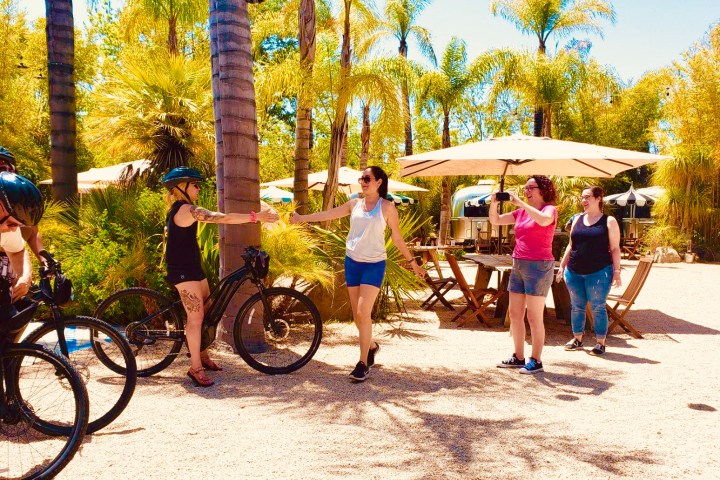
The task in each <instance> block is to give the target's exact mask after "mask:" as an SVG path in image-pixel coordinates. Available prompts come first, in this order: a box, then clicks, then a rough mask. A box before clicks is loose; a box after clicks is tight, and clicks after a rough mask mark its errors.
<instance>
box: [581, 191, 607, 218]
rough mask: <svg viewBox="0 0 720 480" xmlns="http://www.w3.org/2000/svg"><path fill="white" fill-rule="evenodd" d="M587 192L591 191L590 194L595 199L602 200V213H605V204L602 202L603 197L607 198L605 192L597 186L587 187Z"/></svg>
mask: <svg viewBox="0 0 720 480" xmlns="http://www.w3.org/2000/svg"><path fill="white" fill-rule="evenodd" d="M585 190H590V193H591V194H592V196H593V197H594V198H599V199H600V211H601V212H605V204H604V203H603V201H602V199H603V197H604V196H605V190H603V189H602V188H601V187H598V186H597V185H593V186H591V187H587V188H586V189H585Z"/></svg>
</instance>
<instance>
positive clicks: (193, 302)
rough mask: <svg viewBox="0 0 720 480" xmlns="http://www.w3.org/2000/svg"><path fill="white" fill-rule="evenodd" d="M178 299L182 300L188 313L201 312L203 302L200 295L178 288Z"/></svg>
mask: <svg viewBox="0 0 720 480" xmlns="http://www.w3.org/2000/svg"><path fill="white" fill-rule="evenodd" d="M180 299H181V300H182V303H183V306H184V307H185V310H187V312H188V313H195V312H201V311H202V308H203V302H202V300H200V297H198V296H197V295H195V294H194V293H192V292H188V291H187V290H180Z"/></svg>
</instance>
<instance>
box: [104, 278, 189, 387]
mask: <svg viewBox="0 0 720 480" xmlns="http://www.w3.org/2000/svg"><path fill="white" fill-rule="evenodd" d="M93 317H96V318H99V319H101V320H104V321H106V322H108V323H109V324H110V325H113V326H114V327H116V328H117V329H119V330H121V331H122V332H123V334H124V335H125V338H126V339H127V341H128V342H129V343H130V346H131V348H132V351H133V354H134V355H135V360H136V361H137V375H138V377H148V376H150V375H153V374H155V373H158V372H160V371H162V370H164V369H165V368H167V367H168V365H170V364H171V363H172V362H173V361H174V360H175V358H176V357H177V354H178V353H179V352H180V349H181V348H182V346H183V341H184V339H185V331H184V329H183V324H182V320H181V319H180V317H179V316H178V313H177V309H176V307H175V305H174V302H173V301H172V300H170V299H169V298H167V297H165V296H164V295H162V294H160V293H159V292H156V291H155V290H150V289H148V288H139V287H135V288H128V289H125V290H120V291H119V292H115V293H113V294H112V295H110V296H109V297H108V298H106V299H105V300H104V301H103V302H102V303H101V304H100V305H99V306H98V307H97V308H96V309H95V313H94V314H93Z"/></svg>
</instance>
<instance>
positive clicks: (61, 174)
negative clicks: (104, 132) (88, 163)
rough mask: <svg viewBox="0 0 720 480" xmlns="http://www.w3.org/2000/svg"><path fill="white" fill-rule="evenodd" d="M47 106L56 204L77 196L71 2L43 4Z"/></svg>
mask: <svg viewBox="0 0 720 480" xmlns="http://www.w3.org/2000/svg"><path fill="white" fill-rule="evenodd" d="M45 12H46V17H47V24H46V27H45V36H46V38H47V48H48V90H49V93H48V97H49V103H50V165H51V169H52V180H53V185H52V194H53V199H54V200H56V201H60V200H69V199H70V198H72V197H74V196H76V195H77V152H76V150H75V141H76V118H75V114H76V112H75V28H74V22H73V13H72V0H45Z"/></svg>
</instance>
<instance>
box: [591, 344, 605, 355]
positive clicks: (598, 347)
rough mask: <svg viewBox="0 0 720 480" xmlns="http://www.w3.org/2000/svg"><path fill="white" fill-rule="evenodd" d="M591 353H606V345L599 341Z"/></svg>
mask: <svg viewBox="0 0 720 480" xmlns="http://www.w3.org/2000/svg"><path fill="white" fill-rule="evenodd" d="M590 355H605V345H602V344H600V343H598V344H597V345H595V346H594V347H593V349H592V350H591V351H590Z"/></svg>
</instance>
